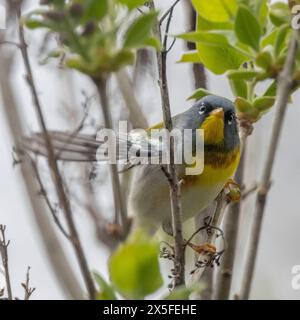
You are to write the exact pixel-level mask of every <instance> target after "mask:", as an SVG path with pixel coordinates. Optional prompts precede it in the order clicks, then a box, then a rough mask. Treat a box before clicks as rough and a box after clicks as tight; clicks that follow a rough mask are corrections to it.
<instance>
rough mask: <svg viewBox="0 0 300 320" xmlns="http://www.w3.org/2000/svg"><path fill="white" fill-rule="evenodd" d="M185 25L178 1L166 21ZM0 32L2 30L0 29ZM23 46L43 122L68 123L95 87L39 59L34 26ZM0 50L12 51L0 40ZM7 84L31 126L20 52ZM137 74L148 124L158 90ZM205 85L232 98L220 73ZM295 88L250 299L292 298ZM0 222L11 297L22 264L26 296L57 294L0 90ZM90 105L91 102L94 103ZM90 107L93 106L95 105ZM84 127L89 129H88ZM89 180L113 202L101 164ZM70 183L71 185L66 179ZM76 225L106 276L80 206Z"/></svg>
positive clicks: (262, 137) (116, 109) (174, 94)
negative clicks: (6, 243) (28, 277)
mask: <svg viewBox="0 0 300 320" xmlns="http://www.w3.org/2000/svg"><path fill="white" fill-rule="evenodd" d="M38 2H39V1H35V0H30V1H27V2H26V7H25V10H24V11H25V12H26V11H27V10H30V9H32V8H33V7H36V6H37V4H38ZM0 3H1V4H3V3H4V1H3V0H1V1H0ZM158 3H160V6H161V8H162V10H165V9H167V8H168V7H169V6H170V5H171V4H172V3H173V0H164V1H158ZM187 30H188V27H187V23H186V19H185V14H184V8H183V6H182V5H181V4H179V5H178V7H177V8H176V10H175V11H174V17H173V21H172V25H171V28H170V33H171V34H177V33H182V32H185V31H187ZM1 32H8V30H7V31H1ZM26 38H27V42H28V44H29V53H30V58H31V62H32V65H33V70H34V76H35V78H36V84H37V88H38V92H39V97H40V99H41V101H42V107H43V111H44V113H45V115H46V119H47V124H48V127H49V129H58V130H63V131H64V130H72V129H74V128H75V127H76V126H77V125H78V123H79V122H80V120H81V118H82V113H83V107H82V104H83V103H84V101H85V96H86V95H87V96H89V97H92V96H93V95H95V90H94V87H93V86H92V85H91V83H90V82H89V81H87V79H86V78H85V77H83V76H81V75H79V74H78V73H76V72H72V71H66V70H63V69H60V68H59V67H58V63H57V61H52V62H50V63H49V64H47V65H42V64H41V63H40V62H41V60H42V57H43V54H42V53H41V52H42V48H41V47H42V38H43V34H42V33H41V32H39V31H38V32H27V33H26ZM0 50H17V49H14V48H10V49H8V48H7V47H5V48H4V46H0ZM183 51H186V45H185V43H184V42H183V41H180V40H177V41H176V43H175V45H174V47H173V49H172V50H171V52H170V54H169V56H168V79H169V86H170V98H171V107H172V113H173V114H176V113H179V112H182V111H184V110H186V109H187V108H188V107H189V106H190V105H191V102H190V101H187V100H186V98H187V97H188V96H189V95H190V94H191V93H192V92H193V90H194V88H193V78H192V73H191V66H190V65H188V64H178V63H176V61H178V60H179V57H180V54H181V53H182V52H183ZM0 68H1V65H0ZM13 68H14V69H13V75H14V79H13V82H14V88H15V91H16V93H17V101H18V104H19V109H20V112H21V113H22V116H23V121H24V124H25V127H26V128H27V129H28V132H30V131H34V130H37V129H38V126H37V123H36V116H35V113H34V112H33V108H32V102H31V101H32V100H31V96H30V93H29V90H28V87H27V85H26V82H25V80H24V68H23V64H22V61H21V59H20V54H19V52H17V53H16V58H15V64H14V66H13ZM143 77H144V78H143V81H141V84H140V85H138V87H137V90H136V93H137V98H138V100H139V102H140V104H141V105H142V107H143V110H144V112H145V114H146V116H147V119H148V121H149V123H150V124H155V123H156V122H159V121H160V119H161V118H162V114H161V102H160V95H159V91H158V86H157V76H156V74H155V72H151V71H147V72H145V73H144V74H143ZM207 77H208V88H209V90H210V91H212V92H214V93H215V94H218V95H221V96H225V97H227V98H233V97H232V96H231V91H230V90H229V87H228V83H227V80H226V79H225V77H223V76H215V75H213V74H211V73H209V72H208V73H207ZM110 97H111V99H112V114H113V117H114V119H118V118H122V117H124V118H126V114H124V115H123V114H122V112H123V111H122V110H124V109H123V108H122V106H123V100H122V98H121V97H120V94H119V93H118V91H117V90H116V84H115V83H114V82H112V88H111V92H110ZM97 103H98V102H97V99H96V98H92V99H91V105H90V114H91V115H93V108H97ZM299 103H300V93H299V92H298V93H296V94H295V95H294V99H293V102H292V103H291V104H290V105H289V107H288V112H287V117H286V119H285V125H284V130H283V134H282V137H281V142H280V148H279V150H278V151H279V152H278V155H277V158H276V163H275V168H274V174H273V184H272V188H271V192H270V194H269V198H268V201H267V208H266V215H265V219H264V222H263V230H262V237H261V242H260V247H259V254H258V259H257V265H256V269H255V277H254V283H253V285H252V294H251V298H253V299H299V298H300V290H298V291H297V290H293V289H292V286H291V280H292V273H291V269H292V267H293V266H294V265H297V264H298V265H300V250H299V246H300V232H299V229H300V206H299V203H298V200H299V199H298V197H299V194H300V193H299V192H300V187H299V183H300V169H299V163H300V148H299V137H300V134H299V131H298V130H299V123H300V122H299V119H300V108H299ZM0 106H1V108H0V109H1V111H0V136H1V139H0V150H1V157H0V224H4V225H7V232H6V236H7V238H8V239H9V240H10V241H11V244H10V246H9V264H10V270H11V277H12V283H13V292H14V296H18V295H20V296H21V295H22V294H23V293H22V292H23V288H22V287H21V285H20V284H21V282H23V281H24V279H25V275H26V269H27V266H31V284H32V286H34V287H36V288H37V289H36V292H35V293H34V295H33V299H63V298H64V295H63V293H62V292H61V291H60V288H59V285H58V283H57V282H56V281H57V280H56V277H55V276H54V275H53V274H52V270H51V268H50V267H49V264H48V261H47V259H46V257H45V252H44V248H43V245H42V243H41V240H40V236H39V233H38V231H37V228H36V225H35V222H34V219H33V218H32V214H31V212H30V208H29V205H28V200H27V197H26V195H25V191H24V185H23V182H22V178H21V176H20V172H19V168H18V166H17V167H14V166H13V152H12V149H13V142H12V138H11V136H10V134H9V130H8V127H7V123H6V119H5V117H4V113H3V108H4V106H3V103H2V101H1V96H0ZM95 110H96V109H95ZM95 114H97V113H96V111H95ZM272 116H273V112H272V111H271V112H269V114H268V115H266V116H265V117H263V119H262V120H261V121H259V122H258V123H257V124H255V128H254V133H253V134H252V136H251V137H250V139H249V153H248V158H247V164H246V168H247V169H246V181H247V182H248V184H249V185H252V184H253V183H255V182H257V181H259V179H260V176H261V171H262V162H263V160H264V158H265V154H266V148H267V142H268V139H269V136H270V128H271V126H270V125H271V122H272ZM88 121H89V123H90V124H93V122H96V123H101V119H98V118H97V116H95V117H93V116H91V117H90V118H89V120H88ZM87 130H88V129H87ZM74 168H75V167H72V165H71V166H68V168H67V171H68V176H69V177H71V179H72V180H71V181H73V183H71V189H72V190H71V192H74V193H75V192H76V185H77V184H78V183H83V184H84V183H86V182H85V181H84V179H83V178H82V176H83V175H82V172H78V170H74ZM95 179H96V180H95V183H97V181H98V182H99V186H98V187H97V199H98V202H99V203H101V210H102V211H103V212H104V213H105V212H108V211H109V210H111V208H112V199H111V198H112V197H111V194H110V193H111V191H110V189H109V184H108V182H107V180H108V173H107V172H106V169H105V168H102V167H101V168H98V170H97V176H96V178H95ZM73 184H74V185H73ZM73 189H74V191H73ZM253 198H254V195H251V196H249V197H248V198H247V200H246V201H245V203H244V204H243V210H242V219H241V220H242V228H241V229H240V234H239V241H238V259H237V261H236V266H235V270H234V283H233V291H232V292H233V293H235V292H238V290H239V279H240V276H241V271H242V266H243V259H244V252H245V248H246V245H247V239H248V233H247V230H249V229H248V226H249V223H250V222H251V215H252V213H253V209H254V208H253V200H254V199H253ZM75 215H76V224H77V226H78V229H79V231H80V235H81V238H82V243H83V245H84V249H85V251H86V253H87V257H88V260H89V263H90V267H91V269H93V270H97V271H99V272H101V273H102V274H103V275H104V276H106V277H107V270H106V260H107V258H108V251H107V250H106V249H105V248H104V247H101V246H99V242H98V241H97V240H96V237H95V229H94V226H93V222H92V220H91V219H89V218H87V217H86V216H85V215H84V213H83V212H82V210H81V209H80V206H78V207H77V208H76V210H75ZM58 236H59V237H61V245H62V246H64V248H65V250H66V253H67V255H68V258H69V259H70V261H71V262H72V265H73V266H74V268H75V271H76V272H77V274H78V279H79V281H81V276H80V275H79V272H78V270H77V269H76V268H77V263H76V261H75V258H74V254H73V250H72V248H71V246H70V245H69V244H68V243H67V242H66V241H65V240H64V239H63V237H62V236H61V234H59V232H58Z"/></svg>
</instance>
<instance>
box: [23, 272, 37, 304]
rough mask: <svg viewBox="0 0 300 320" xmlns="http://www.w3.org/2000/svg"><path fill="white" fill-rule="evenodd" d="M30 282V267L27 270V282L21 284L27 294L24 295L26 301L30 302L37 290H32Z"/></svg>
mask: <svg viewBox="0 0 300 320" xmlns="http://www.w3.org/2000/svg"><path fill="white" fill-rule="evenodd" d="M29 282H30V267H28V268H27V272H26V280H25V282H24V283H21V285H22V287H23V288H24V291H25V294H24V300H29V299H30V297H31V295H32V294H33V292H34V291H35V290H36V288H31V287H30V286H29Z"/></svg>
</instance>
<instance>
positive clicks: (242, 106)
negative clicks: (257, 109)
mask: <svg viewBox="0 0 300 320" xmlns="http://www.w3.org/2000/svg"><path fill="white" fill-rule="evenodd" d="M234 105H235V107H236V108H237V110H238V111H239V112H242V113H247V114H248V113H250V112H251V110H252V109H253V107H252V105H251V103H250V102H249V101H248V100H246V99H244V98H242V97H237V98H236V99H235V101H234Z"/></svg>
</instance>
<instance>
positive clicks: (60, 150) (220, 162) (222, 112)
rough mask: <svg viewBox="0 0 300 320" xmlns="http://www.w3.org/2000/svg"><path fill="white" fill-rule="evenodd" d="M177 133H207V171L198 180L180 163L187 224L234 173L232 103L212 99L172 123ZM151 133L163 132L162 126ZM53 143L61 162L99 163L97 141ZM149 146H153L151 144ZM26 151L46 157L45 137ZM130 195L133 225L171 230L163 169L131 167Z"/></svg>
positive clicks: (56, 135)
mask: <svg viewBox="0 0 300 320" xmlns="http://www.w3.org/2000/svg"><path fill="white" fill-rule="evenodd" d="M172 122H173V128H175V129H179V130H183V129H192V130H193V131H194V132H197V130H196V129H203V130H204V169H203V172H202V173H201V174H199V175H186V174H185V171H184V170H182V169H183V167H184V166H185V164H176V166H177V172H178V176H179V179H181V180H182V181H183V183H182V185H181V201H182V213H183V220H184V221H185V220H187V219H189V218H191V217H193V216H195V215H196V214H198V213H200V212H201V211H202V210H203V209H205V208H206V207H207V206H208V205H210V203H212V202H213V201H214V199H215V198H216V197H217V195H218V194H219V193H220V191H221V190H222V189H223V188H224V186H225V184H226V182H227V181H228V179H229V178H230V177H231V176H232V175H233V173H234V171H235V170H236V168H237V166H238V163H239V159H240V140H239V131H238V125H237V119H236V113H235V108H234V105H233V103H232V102H231V101H230V100H228V99H226V98H223V97H219V96H214V95H209V96H206V97H204V98H202V99H200V100H198V101H197V102H196V103H195V104H194V105H193V106H192V107H191V108H190V109H188V110H187V111H185V112H183V113H180V114H178V115H176V116H174V117H173V118H172ZM153 128H163V124H159V125H156V126H155V127H153ZM51 137H52V144H53V146H54V148H55V150H56V156H57V158H58V159H62V160H68V161H95V160H96V151H97V148H98V146H99V143H98V142H97V141H96V139H95V137H91V136H88V135H81V134H80V135H73V136H70V135H68V134H66V133H60V132H53V133H52V134H51ZM139 141H141V143H144V142H145V141H144V138H142V137H141V138H140V139H139V137H137V136H136V133H135V137H134V141H133V138H132V137H130V135H129V138H128V145H132V144H133V143H135V144H138V143H139ZM150 144H151V141H150ZM25 147H26V148H27V149H29V150H31V151H33V152H35V153H38V154H41V155H46V154H47V150H46V149H45V147H44V142H43V138H42V136H41V135H34V136H33V138H32V137H31V138H30V139H25ZM131 171H132V173H133V176H132V180H131V186H130V192H129V196H128V203H127V208H128V213H129V215H130V216H133V218H134V220H133V221H134V222H135V223H136V224H137V225H139V226H141V227H142V228H146V229H148V230H149V231H155V230H157V228H158V227H159V226H161V225H162V226H163V227H164V229H165V230H171V229H170V225H171V206H170V191H169V185H168V181H167V179H166V176H165V174H164V172H163V171H162V169H161V165H159V164H140V165H135V166H133V168H132V170H131Z"/></svg>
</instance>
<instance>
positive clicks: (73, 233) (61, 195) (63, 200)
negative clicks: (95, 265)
mask: <svg viewBox="0 0 300 320" xmlns="http://www.w3.org/2000/svg"><path fill="white" fill-rule="evenodd" d="M16 10H17V16H18V19H19V21H20V19H21V8H20V5H18V6H17V8H16ZM19 40H20V44H21V53H22V57H23V62H24V66H25V70H26V79H27V82H28V85H29V88H30V91H31V95H32V98H33V104H34V108H35V111H36V114H37V117H38V121H39V124H40V127H41V128H42V132H43V134H44V139H45V143H46V147H47V151H48V164H49V168H50V170H51V174H52V178H53V181H54V183H55V187H56V193H57V196H58V199H59V201H60V204H61V205H62V207H63V210H64V214H65V218H66V221H67V224H68V227H69V233H70V237H71V243H72V245H73V248H74V251H75V254H76V257H77V261H78V263H79V266H80V270H81V273H82V275H83V278H84V282H85V285H86V287H87V290H88V293H89V297H90V299H94V298H95V293H96V289H95V285H94V282H93V279H92V276H91V273H90V271H89V267H88V263H87V259H86V256H85V253H84V250H83V247H82V244H81V241H80V238H79V234H78V231H77V228H76V225H75V222H74V219H73V213H72V210H71V206H70V202H69V199H68V197H67V195H66V193H65V189H64V186H63V181H62V179H61V176H60V173H59V169H58V165H57V161H56V157H55V154H54V151H53V146H52V142H51V138H50V136H49V134H48V130H47V126H46V123H45V119H44V115H43V112H42V107H41V103H40V100H39V97H38V93H37V90H36V86H35V82H34V78H33V73H32V69H31V64H30V60H29V55H28V51H27V44H26V42H25V35H24V29H23V26H22V24H21V23H19Z"/></svg>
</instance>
